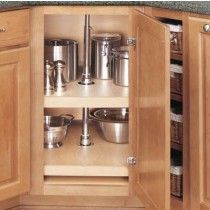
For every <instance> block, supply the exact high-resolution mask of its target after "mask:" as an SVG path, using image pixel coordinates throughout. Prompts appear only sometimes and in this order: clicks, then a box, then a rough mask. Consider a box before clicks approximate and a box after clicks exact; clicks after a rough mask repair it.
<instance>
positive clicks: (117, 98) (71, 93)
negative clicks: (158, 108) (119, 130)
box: [44, 80, 128, 108]
mask: <svg viewBox="0 0 210 210" xmlns="http://www.w3.org/2000/svg"><path fill="white" fill-rule="evenodd" d="M94 82H95V84H94V85H89V86H84V85H79V84H78V81H74V82H71V83H69V84H68V86H67V90H66V91H65V92H64V93H62V94H56V93H55V94H53V95H51V96H45V97H44V107H45V108H73V107H75V108H76V107H78V108H81V107H90V108H94V107H128V87H121V86H117V85H114V84H113V81H112V80H94Z"/></svg>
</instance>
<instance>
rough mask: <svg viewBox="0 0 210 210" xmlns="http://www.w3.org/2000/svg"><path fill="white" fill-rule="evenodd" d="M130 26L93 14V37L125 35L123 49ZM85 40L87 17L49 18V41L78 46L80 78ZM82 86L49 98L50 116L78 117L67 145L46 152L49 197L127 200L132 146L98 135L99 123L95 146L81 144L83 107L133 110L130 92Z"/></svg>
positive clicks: (108, 83)
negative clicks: (114, 34) (109, 33)
mask: <svg viewBox="0 0 210 210" xmlns="http://www.w3.org/2000/svg"><path fill="white" fill-rule="evenodd" d="M128 21H129V18H128V15H91V18H90V25H91V28H92V29H91V34H93V33H99V32H111V33H119V34H120V35H122V41H121V45H125V44H126V39H127V37H128V34H129V24H128ZM83 37H84V15H45V17H44V38H48V39H49V38H59V39H62V38H66V39H73V40H76V41H77V42H78V43H79V53H78V61H79V74H80V76H81V73H82V66H83V47H84V43H83V42H84V41H83V39H84V38H83ZM80 76H79V78H78V80H79V79H80ZM77 82H78V81H73V82H70V83H69V84H68V87H67V91H66V92H65V93H64V94H63V95H62V96H57V95H56V94H54V95H52V96H44V114H45V115H60V114H73V115H74V116H75V120H74V121H73V123H72V124H71V125H70V127H69V132H68V135H67V137H66V139H65V140H64V144H63V146H62V147H60V148H58V149H51V150H50V149H44V169H43V176H44V194H45V195H81V196H83V195H96V194H97V195H104V196H110V195H112V196H128V195H129V190H128V189H129V188H128V177H129V173H128V167H127V157H128V155H129V144H114V143H109V142H106V141H105V140H103V139H102V137H101V136H100V135H99V133H98V132H97V130H96V127H95V124H94V122H90V135H91V139H92V142H93V145H92V146H89V147H81V146H80V145H79V143H80V135H81V131H82V121H81V120H82V107H89V108H94V107H98V108H100V107H107V108H111V107H115V108H117V107H119V108H121V107H129V105H128V104H129V102H128V101H129V88H128V87H121V86H116V85H114V84H113V82H112V80H99V79H95V84H94V85H90V86H88V87H85V86H80V85H78V83H77ZM129 141H130V140H129ZM84 186H85V187H86V188H85V189H84ZM64 188H65V189H64Z"/></svg>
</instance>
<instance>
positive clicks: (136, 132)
mask: <svg viewBox="0 0 210 210" xmlns="http://www.w3.org/2000/svg"><path fill="white" fill-rule="evenodd" d="M132 27H133V28H132V34H133V36H134V37H136V38H137V40H136V47H135V48H134V49H131V58H132V61H131V69H132V75H131V81H130V84H131V85H132V87H131V92H130V95H131V101H130V110H131V111H130V113H131V118H130V120H131V121H132V123H131V132H130V133H131V138H132V142H133V143H132V145H133V146H132V147H133V150H134V151H135V156H136V158H137V163H136V165H135V166H134V175H133V179H134V186H133V188H134V190H135V191H136V193H137V195H139V197H141V199H142V196H144V197H145V201H146V206H147V207H148V209H151V210H169V209H170V207H169V206H170V125H169V123H170V86H169V85H170V84H169V61H170V60H169V56H170V48H169V47H170V43H169V30H168V28H167V27H166V26H165V25H163V24H161V23H160V22H158V21H156V20H153V19H152V18H149V17H147V16H145V15H143V14H140V13H139V12H137V11H133V14H132Z"/></svg>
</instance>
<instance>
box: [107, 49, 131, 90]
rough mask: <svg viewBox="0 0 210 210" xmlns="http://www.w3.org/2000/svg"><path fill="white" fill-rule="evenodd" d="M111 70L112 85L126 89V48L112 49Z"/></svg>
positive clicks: (127, 73)
mask: <svg viewBox="0 0 210 210" xmlns="http://www.w3.org/2000/svg"><path fill="white" fill-rule="evenodd" d="M111 59H112V61H111V66H112V67H111V68H112V71H113V72H114V76H113V81H114V84H116V85H120V86H125V87H128V85H129V50H128V47H127V46H122V47H120V48H114V49H112V55H111Z"/></svg>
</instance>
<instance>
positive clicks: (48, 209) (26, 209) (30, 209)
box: [18, 206, 145, 210]
mask: <svg viewBox="0 0 210 210" xmlns="http://www.w3.org/2000/svg"><path fill="white" fill-rule="evenodd" d="M18 210H145V208H112V207H58V206H36V207H35V206H22V207H20V208H18Z"/></svg>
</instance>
